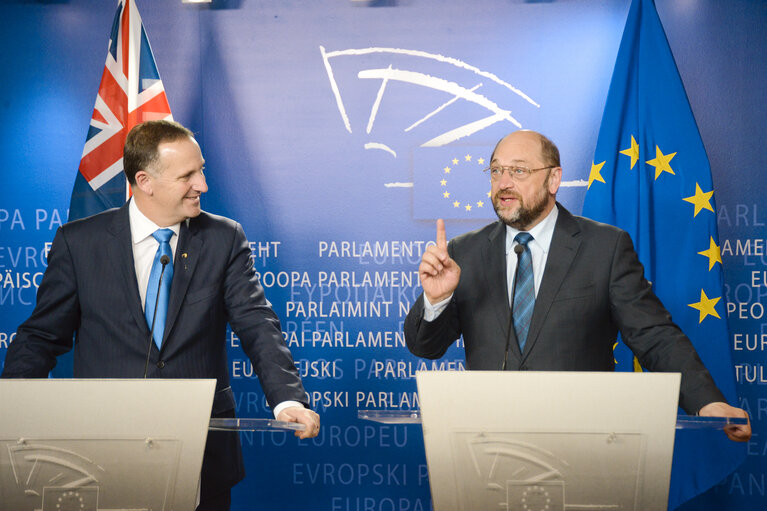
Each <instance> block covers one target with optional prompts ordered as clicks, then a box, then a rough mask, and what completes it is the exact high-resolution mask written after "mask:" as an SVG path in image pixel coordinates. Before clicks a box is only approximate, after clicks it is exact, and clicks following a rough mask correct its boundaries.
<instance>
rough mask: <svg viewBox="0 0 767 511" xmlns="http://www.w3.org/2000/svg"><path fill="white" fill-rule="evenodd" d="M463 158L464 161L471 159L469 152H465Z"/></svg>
mask: <svg viewBox="0 0 767 511" xmlns="http://www.w3.org/2000/svg"><path fill="white" fill-rule="evenodd" d="M463 158H464V159H465V160H466V161H471V155H470V154H467V155H466V156H464V157H463Z"/></svg>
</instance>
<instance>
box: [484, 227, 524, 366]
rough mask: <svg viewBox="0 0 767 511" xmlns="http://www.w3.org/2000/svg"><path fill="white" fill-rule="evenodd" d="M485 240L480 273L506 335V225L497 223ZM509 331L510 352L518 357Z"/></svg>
mask: <svg viewBox="0 0 767 511" xmlns="http://www.w3.org/2000/svg"><path fill="white" fill-rule="evenodd" d="M487 238H488V239H487V241H488V242H487V244H485V245H484V247H483V251H482V261H487V264H486V265H484V269H483V272H482V273H483V276H484V279H485V289H487V292H488V294H489V295H490V303H491V304H492V307H493V308H494V309H495V316H496V318H497V319H498V324H499V326H500V328H501V331H502V332H503V333H504V335H506V334H507V332H508V330H509V319H510V318H509V316H510V315H511V309H510V305H509V283H508V280H507V275H506V225H505V224H504V223H503V222H498V223H497V224H496V228H495V229H493V230H492V231H490V234H489V235H488V237H487ZM511 330H512V331H511V340H510V342H509V344H510V345H511V347H512V348H511V349H512V351H513V352H515V353H516V354H517V356H520V355H521V354H520V353H519V344H518V343H517V338H516V336H515V335H514V329H513V328H512V329H511Z"/></svg>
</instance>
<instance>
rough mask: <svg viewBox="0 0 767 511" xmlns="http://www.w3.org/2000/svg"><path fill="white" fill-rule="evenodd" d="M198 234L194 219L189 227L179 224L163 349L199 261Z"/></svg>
mask: <svg viewBox="0 0 767 511" xmlns="http://www.w3.org/2000/svg"><path fill="white" fill-rule="evenodd" d="M198 233H199V228H198V222H197V221H196V219H194V218H191V219H189V225H187V222H181V229H180V230H179V235H178V244H177V245H176V255H175V256H174V258H173V283H172V284H171V286H170V299H169V302H168V317H167V319H166V321H165V333H164V335H163V343H162V347H163V349H165V346H166V342H165V341H167V339H168V336H169V334H170V332H171V331H172V330H173V324H174V323H175V322H176V319H177V318H178V313H179V311H180V310H181V304H182V303H183V302H184V297H185V296H186V292H187V290H188V289H189V283H190V282H191V281H192V275H194V269H195V267H196V266H197V262H198V261H199V259H200V251H201V249H202V240H201V239H200V236H198Z"/></svg>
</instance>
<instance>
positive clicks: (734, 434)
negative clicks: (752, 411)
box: [698, 401, 751, 442]
mask: <svg viewBox="0 0 767 511" xmlns="http://www.w3.org/2000/svg"><path fill="white" fill-rule="evenodd" d="M698 415H700V416H702V417H738V418H743V419H746V421H747V422H746V424H743V425H737V424H732V425H729V426H725V428H724V432H725V433H727V437H728V438H729V439H730V440H733V441H735V442H748V440H749V439H750V438H751V421H750V420H749V418H748V413H746V411H745V410H742V409H740V408H735V407H734V406H730V405H728V404H727V403H723V402H720V401H717V402H714V403H709V404H707V405H706V406H704V407H703V408H701V409H700V411H699V412H698Z"/></svg>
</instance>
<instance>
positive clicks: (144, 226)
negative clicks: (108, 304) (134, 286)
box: [128, 199, 181, 309]
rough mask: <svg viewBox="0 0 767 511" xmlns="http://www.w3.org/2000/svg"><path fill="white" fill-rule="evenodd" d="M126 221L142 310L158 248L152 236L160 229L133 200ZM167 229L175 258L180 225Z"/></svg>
mask: <svg viewBox="0 0 767 511" xmlns="http://www.w3.org/2000/svg"><path fill="white" fill-rule="evenodd" d="M128 219H129V221H130V235H131V241H132V242H133V243H132V246H133V266H134V268H135V270H136V282H137V283H138V292H139V295H141V308H142V309H143V308H144V307H145V306H146V303H145V302H146V287H147V284H149V274H150V273H151V272H152V263H153V262H154V255H155V254H156V253H157V247H159V246H160V243H159V242H158V241H157V240H156V239H154V237H153V236H152V234H153V233H154V232H155V231H156V230H157V229H161V227H159V226H158V225H157V224H155V223H154V222H152V221H151V220H149V219H148V218H147V217H146V216H144V214H143V213H142V212H141V211H140V210H139V209H138V206H136V201H134V200H133V199H131V201H130V204H129V205H128ZM168 229H170V230H171V231H173V236H171V238H170V249H171V252H172V253H173V257H175V256H176V245H178V233H179V231H180V230H181V223H177V224H176V225H171V226H169V227H168ZM173 257H172V258H171V259H173Z"/></svg>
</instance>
